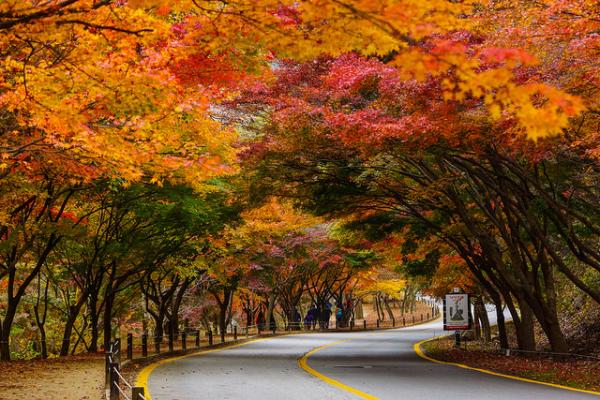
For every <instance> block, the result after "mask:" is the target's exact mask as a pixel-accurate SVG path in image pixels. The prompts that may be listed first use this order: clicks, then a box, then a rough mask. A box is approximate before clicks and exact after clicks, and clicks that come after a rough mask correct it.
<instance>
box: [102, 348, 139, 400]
mask: <svg viewBox="0 0 600 400" xmlns="http://www.w3.org/2000/svg"><path fill="white" fill-rule="evenodd" d="M120 370H121V340H120V339H116V340H115V341H113V342H111V344H110V348H109V350H108V351H107V352H106V387H107V396H106V398H107V399H109V400H120V399H125V400H146V397H145V393H144V388H143V387H141V386H133V385H132V384H130V383H129V382H128V381H127V379H125V377H123V375H121V372H120Z"/></svg>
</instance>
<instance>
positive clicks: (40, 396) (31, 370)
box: [0, 356, 104, 400]
mask: <svg viewBox="0 0 600 400" xmlns="http://www.w3.org/2000/svg"><path fill="white" fill-rule="evenodd" d="M0 377H2V378H1V379H0V400H25V399H27V400H30V399H31V400H49V399H52V400H84V399H85V400H101V399H102V398H103V390H104V358H102V357H98V356H94V357H69V358H66V359H51V360H44V361H42V360H39V361H38V360H36V361H13V362H10V363H0Z"/></svg>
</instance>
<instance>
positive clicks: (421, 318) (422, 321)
mask: <svg viewBox="0 0 600 400" xmlns="http://www.w3.org/2000/svg"><path fill="white" fill-rule="evenodd" d="M421 322H423V314H421Z"/></svg>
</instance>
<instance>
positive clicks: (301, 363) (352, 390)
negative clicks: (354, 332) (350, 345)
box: [298, 339, 379, 400]
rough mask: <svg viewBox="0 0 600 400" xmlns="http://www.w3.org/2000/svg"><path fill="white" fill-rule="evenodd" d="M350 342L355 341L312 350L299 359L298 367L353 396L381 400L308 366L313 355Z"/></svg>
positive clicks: (368, 399) (367, 399)
mask: <svg viewBox="0 0 600 400" xmlns="http://www.w3.org/2000/svg"><path fill="white" fill-rule="evenodd" d="M349 340H353V339H347V340H340V341H338V342H333V343H329V344H326V345H324V346H321V347H317V348H315V349H312V350H311V351H309V352H308V353H306V354H305V355H303V356H302V357H300V358H299V359H298V366H299V367H300V368H302V369H303V370H305V371H306V372H308V373H309V374H311V375H313V376H315V377H317V378H319V379H321V380H322V381H325V382H327V383H329V384H330V385H332V386H335V387H337V388H339V389H342V390H345V391H346V392H349V393H352V394H354V395H356V396H358V397H360V398H361V399H366V400H379V398H377V397H375V396H371V395H370V394H368V393H365V392H361V391H360V390H358V389H355V388H353V387H351V386H348V385H345V384H343V383H342V382H339V381H336V380H335V379H333V378H330V377H328V376H326V375H323V374H322V373H320V372H319V371H317V370H315V369H313V368H311V366H310V365H308V358H309V357H310V356H312V355H313V354H315V353H316V352H318V351H321V350H323V349H326V348H328V347H331V346H335V345H336V344H340V343H345V342H347V341H349Z"/></svg>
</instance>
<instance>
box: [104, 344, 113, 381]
mask: <svg viewBox="0 0 600 400" xmlns="http://www.w3.org/2000/svg"><path fill="white" fill-rule="evenodd" d="M111 356H112V353H111V352H110V351H107V352H106V353H105V354H104V375H105V379H104V382H105V383H106V387H108V388H110V363H111Z"/></svg>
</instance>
